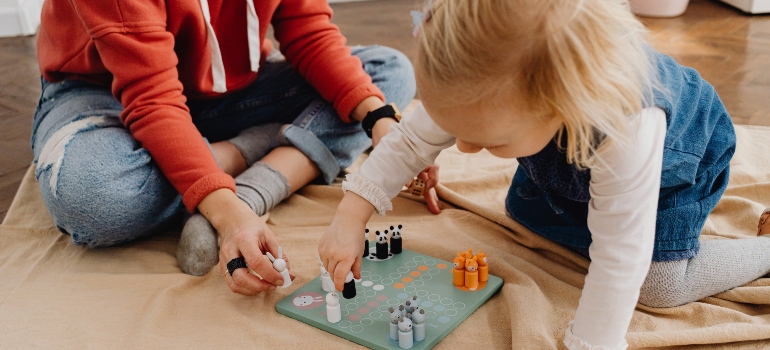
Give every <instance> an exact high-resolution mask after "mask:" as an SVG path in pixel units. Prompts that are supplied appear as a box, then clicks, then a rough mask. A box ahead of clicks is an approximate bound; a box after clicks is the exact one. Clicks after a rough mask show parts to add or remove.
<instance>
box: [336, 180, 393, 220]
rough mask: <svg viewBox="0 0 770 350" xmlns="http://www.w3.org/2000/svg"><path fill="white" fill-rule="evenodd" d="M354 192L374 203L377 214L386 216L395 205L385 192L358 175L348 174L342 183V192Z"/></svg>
mask: <svg viewBox="0 0 770 350" xmlns="http://www.w3.org/2000/svg"><path fill="white" fill-rule="evenodd" d="M347 191H350V192H353V193H355V194H357V195H359V196H361V197H363V198H364V199H366V200H367V201H369V203H372V205H373V206H374V208H375V209H376V210H377V213H378V214H380V215H382V216H385V213H386V212H387V211H388V210H393V203H392V202H391V201H390V198H388V195H387V194H385V191H384V190H383V189H382V188H380V187H379V186H377V185H375V184H374V183H372V182H371V181H369V180H367V179H366V178H364V177H363V176H360V175H358V174H348V175H347V176H345V181H343V182H342V192H343V193H345V192H347Z"/></svg>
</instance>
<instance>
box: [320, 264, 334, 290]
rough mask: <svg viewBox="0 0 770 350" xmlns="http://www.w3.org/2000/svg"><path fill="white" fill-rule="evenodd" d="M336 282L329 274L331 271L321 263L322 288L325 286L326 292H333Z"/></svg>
mask: <svg viewBox="0 0 770 350" xmlns="http://www.w3.org/2000/svg"><path fill="white" fill-rule="evenodd" d="M329 286H332V288H329ZM333 286H334V282H332V277H331V276H329V271H326V269H325V268H324V266H323V265H321V288H323V290H324V292H327V293H328V292H331V291H333V290H334V287H333Z"/></svg>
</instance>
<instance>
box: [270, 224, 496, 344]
mask: <svg viewBox="0 0 770 350" xmlns="http://www.w3.org/2000/svg"><path fill="white" fill-rule="evenodd" d="M378 233H379V232H378ZM369 247H370V248H369V249H370V250H371V254H370V255H369V256H368V257H366V258H364V259H363V264H362V267H361V280H360V281H355V289H356V297H355V298H352V299H345V298H340V299H339V306H340V309H341V316H342V318H341V321H340V322H337V323H330V322H329V321H328V320H327V315H326V310H327V308H326V302H325V296H326V295H327V293H326V292H324V290H323V289H322V285H321V276H319V277H316V278H315V279H313V280H312V281H310V282H309V283H307V284H306V285H304V286H302V287H301V288H299V289H297V290H296V291H295V292H294V293H292V294H290V295H289V296H287V297H286V298H284V299H282V300H281V301H279V302H278V304H277V305H276V310H277V311H278V312H279V313H281V314H283V315H286V316H289V317H291V318H294V319H296V320H299V321H301V322H304V323H307V324H309V325H311V326H313V327H316V328H319V329H322V330H324V331H327V332H329V333H332V334H334V335H337V336H340V337H342V338H345V339H348V340H350V341H352V342H355V343H358V344H360V345H363V346H366V347H369V348H372V349H400V348H401V347H399V342H398V340H393V339H391V338H390V336H389V328H390V323H391V321H390V315H391V313H390V312H389V310H388V308H390V307H393V308H394V309H398V308H399V305H404V304H405V303H406V301H407V300H411V299H412V298H413V297H414V296H417V297H418V298H419V305H420V307H421V308H422V309H423V310H425V313H424V315H425V321H424V330H425V339H423V340H421V341H414V344H413V346H412V349H430V348H432V347H434V346H436V344H438V342H439V341H441V339H443V338H444V337H445V336H447V334H449V333H450V332H451V331H452V330H454V329H455V328H456V327H457V326H458V325H459V324H460V323H461V322H462V321H464V320H465V319H466V318H468V316H470V314H471V313H473V312H474V311H475V310H476V309H478V308H479V307H480V306H481V305H482V304H483V303H484V302H486V301H487V300H488V299H489V298H490V297H491V296H492V295H493V294H494V293H495V292H497V291H498V290H499V289H500V287H501V286H502V284H503V281H502V279H500V278H499V277H497V276H493V275H491V274H490V275H489V278H488V280H487V281H486V283H485V284H483V285H482V286H480V287H479V289H478V290H476V291H464V290H461V289H460V288H458V287H456V286H455V285H454V284H453V282H452V281H453V280H452V277H453V274H452V270H453V264H452V263H451V262H447V261H443V260H439V259H435V258H432V257H429V256H426V255H422V254H418V253H415V252H412V251H409V250H406V249H403V250H401V253H400V254H392V253H391V254H389V256H388V257H387V259H384V260H379V259H377V258H375V257H374V256H375V248H374V245H369ZM340 296H341V295H340ZM415 329H416V328H415Z"/></svg>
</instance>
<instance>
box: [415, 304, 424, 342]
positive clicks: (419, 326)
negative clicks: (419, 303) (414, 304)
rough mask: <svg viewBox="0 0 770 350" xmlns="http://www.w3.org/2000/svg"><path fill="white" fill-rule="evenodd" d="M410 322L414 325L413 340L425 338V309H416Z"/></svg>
mask: <svg viewBox="0 0 770 350" xmlns="http://www.w3.org/2000/svg"><path fill="white" fill-rule="evenodd" d="M412 324H413V327H414V341H422V340H423V339H425V309H419V310H416V311H415V312H414V313H413V314H412Z"/></svg>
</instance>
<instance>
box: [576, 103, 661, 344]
mask: <svg viewBox="0 0 770 350" xmlns="http://www.w3.org/2000/svg"><path fill="white" fill-rule="evenodd" d="M629 130H631V134H632V136H631V139H630V140H629V142H628V144H627V145H625V146H621V145H613V146H612V147H611V149H610V150H608V152H607V153H606V154H605V155H604V156H603V157H602V160H603V161H604V163H605V164H606V165H607V167H606V168H604V169H601V168H594V167H592V168H591V185H590V191H591V198H592V199H591V201H590V203H589V206H588V228H589V230H590V231H591V238H592V240H593V242H592V244H591V247H590V248H589V253H590V256H591V265H590V266H589V268H588V275H587V276H586V279H585V285H584V286H583V293H582V295H581V297H580V303H579V306H578V309H577V312H576V314H575V319H574V320H573V322H572V323H571V327H569V328H568V329H567V332H566V335H565V337H564V343H565V345H567V347H568V348H570V349H573V348H579V349H590V348H592V347H594V346H602V349H624V348H625V347H627V346H628V345H627V343H626V341H625V335H626V332H627V331H628V325H629V324H630V322H631V317H632V316H633V313H634V308H635V307H636V304H637V301H638V299H639V290H640V288H641V286H642V283H643V282H644V279H645V277H646V276H647V272H648V270H649V267H650V262H651V260H652V252H653V246H654V243H655V225H656V216H657V207H658V196H659V192H660V177H661V167H662V162H663V143H664V140H665V136H666V116H665V114H664V112H663V111H662V110H660V109H658V108H649V109H645V110H644V111H643V112H642V113H641V115H638V116H635V117H634V118H632V122H631V124H630V129H629ZM599 166H601V164H600V165H599ZM581 343H583V344H588V345H590V347H585V346H582V345H581Z"/></svg>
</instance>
